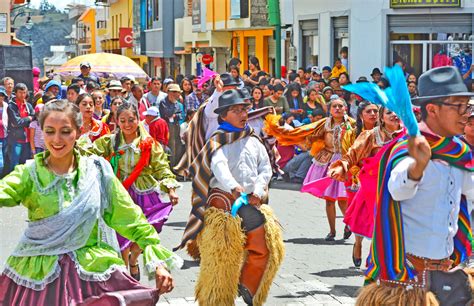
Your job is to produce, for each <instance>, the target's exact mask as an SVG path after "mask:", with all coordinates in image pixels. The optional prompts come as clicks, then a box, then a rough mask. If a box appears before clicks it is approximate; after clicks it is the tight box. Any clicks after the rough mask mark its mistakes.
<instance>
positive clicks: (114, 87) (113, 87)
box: [107, 86, 123, 91]
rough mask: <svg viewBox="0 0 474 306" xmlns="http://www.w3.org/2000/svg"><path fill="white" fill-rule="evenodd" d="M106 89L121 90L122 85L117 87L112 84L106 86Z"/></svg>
mask: <svg viewBox="0 0 474 306" xmlns="http://www.w3.org/2000/svg"><path fill="white" fill-rule="evenodd" d="M107 89H108V90H120V91H121V90H122V89H123V88H122V87H119V86H112V87H108V88H107Z"/></svg>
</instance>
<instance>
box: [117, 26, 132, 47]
mask: <svg viewBox="0 0 474 306" xmlns="http://www.w3.org/2000/svg"><path fill="white" fill-rule="evenodd" d="M119 44H120V48H132V47H133V30H132V28H120V29H119Z"/></svg>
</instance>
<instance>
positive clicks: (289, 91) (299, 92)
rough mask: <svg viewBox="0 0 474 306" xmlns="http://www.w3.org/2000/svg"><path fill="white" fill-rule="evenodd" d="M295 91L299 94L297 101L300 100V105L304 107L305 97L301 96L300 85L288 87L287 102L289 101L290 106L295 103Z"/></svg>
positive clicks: (292, 84)
mask: <svg viewBox="0 0 474 306" xmlns="http://www.w3.org/2000/svg"><path fill="white" fill-rule="evenodd" d="M293 91H297V92H298V96H297V97H296V99H297V100H298V105H302V103H303V96H302V95H301V86H300V84H298V83H291V84H290V85H288V87H287V90H286V93H285V97H286V101H288V104H291V103H292V102H293V96H292V95H291V93H292V92H293Z"/></svg>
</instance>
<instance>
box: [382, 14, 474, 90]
mask: <svg viewBox="0 0 474 306" xmlns="http://www.w3.org/2000/svg"><path fill="white" fill-rule="evenodd" d="M388 21H389V22H388V23H389V32H390V42H389V43H390V58H389V59H388V61H389V64H390V65H391V64H392V63H393V62H394V61H401V62H402V63H403V65H404V66H405V72H406V73H414V74H415V75H416V76H420V74H422V73H423V72H425V71H426V70H429V69H431V68H436V67H440V66H447V65H449V66H455V67H457V68H458V69H459V71H460V72H461V74H462V75H465V74H466V73H467V72H468V71H469V69H470V66H471V63H472V43H473V40H474V36H473V35H472V15H471V14H446V15H392V16H389V18H388ZM471 79H472V75H471V76H468V78H467V80H471ZM466 82H468V81H466ZM468 85H469V84H468Z"/></svg>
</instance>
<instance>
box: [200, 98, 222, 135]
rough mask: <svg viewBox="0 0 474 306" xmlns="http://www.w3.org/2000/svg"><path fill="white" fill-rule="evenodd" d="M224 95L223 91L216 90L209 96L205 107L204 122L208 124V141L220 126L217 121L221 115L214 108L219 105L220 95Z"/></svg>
mask: <svg viewBox="0 0 474 306" xmlns="http://www.w3.org/2000/svg"><path fill="white" fill-rule="evenodd" d="M221 95H222V92H218V91H217V90H214V93H213V94H212V95H211V96H210V97H209V100H208V102H207V104H206V107H205V108H204V115H205V116H206V117H205V118H204V124H205V125H206V141H208V140H209V138H211V136H212V134H214V132H215V131H216V130H217V128H218V127H219V123H218V122H217V118H219V115H218V114H216V113H214V110H215V109H216V108H218V107H219V97H220V96H221Z"/></svg>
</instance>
